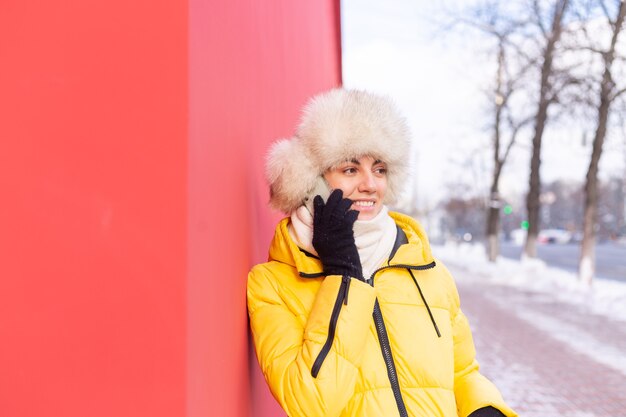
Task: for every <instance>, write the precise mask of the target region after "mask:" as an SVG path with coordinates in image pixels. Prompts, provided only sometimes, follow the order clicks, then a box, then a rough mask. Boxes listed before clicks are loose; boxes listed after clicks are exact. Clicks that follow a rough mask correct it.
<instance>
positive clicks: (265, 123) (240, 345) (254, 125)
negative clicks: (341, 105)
mask: <svg viewBox="0 0 626 417" xmlns="http://www.w3.org/2000/svg"><path fill="white" fill-rule="evenodd" d="M215 9H216V8H215V6H214V5H212V4H211V5H210V4H207V3H206V1H204V0H190V16H191V18H190V19H191V20H190V147H189V169H190V172H191V173H192V174H190V196H189V207H190V220H189V225H190V233H189V256H190V264H189V305H188V307H189V311H190V312H192V314H190V316H189V344H188V348H189V364H188V366H189V370H190V371H189V379H188V385H189V397H188V406H189V408H188V412H189V416H190V417H196V416H198V417H199V416H208V415H211V416H218V415H220V416H221V415H224V416H243V415H247V414H246V413H247V412H248V410H250V411H251V415H253V416H259V417H260V416H280V415H284V413H282V411H280V409H279V407H278V406H277V405H276V402H275V401H274V400H273V399H272V398H271V397H270V396H269V391H268V390H267V388H266V386H265V382H264V381H263V380H262V376H260V372H259V371H258V364H257V362H256V358H255V357H254V355H253V354H252V357H251V358H250V371H248V347H247V342H246V330H247V314H246V307H245V286H246V277H247V272H248V270H249V268H250V267H251V266H252V264H254V263H258V262H262V261H264V260H265V259H266V257H267V248H268V245H269V241H270V239H271V236H272V235H273V229H274V226H275V223H276V221H277V220H278V219H279V217H280V215H279V214H278V213H271V212H270V211H269V209H268V207H267V201H268V199H269V194H268V190H267V185H266V183H265V180H264V177H263V161H264V155H265V153H266V151H267V148H268V145H269V143H270V142H271V141H273V140H274V139H276V138H278V137H281V136H289V135H291V134H293V130H294V126H295V124H296V122H297V119H298V116H299V111H300V108H301V106H302V104H303V103H304V102H305V100H306V99H307V98H308V97H309V96H310V95H312V94H314V93H316V92H318V91H320V90H325V89H327V88H330V87H332V86H336V85H338V84H339V83H340V61H339V57H340V50H339V44H340V41H339V26H338V22H339V15H338V12H339V5H338V1H335V0H324V1H319V0H308V1H297V2H294V1H290V0H282V1H271V2H259V1H254V0H247V1H245V0H240V1H231V2H222V3H221V5H220V7H219V11H216V10H215ZM207 161H208V162H207ZM216 288H220V291H215V289H216ZM206 329H209V332H208V333H207V332H206ZM207 352H209V353H210V354H209V355H208V356H207ZM249 379H250V382H248V381H249ZM249 384H250V385H249ZM250 387H251V391H250ZM248 399H249V400H250V401H248Z"/></svg>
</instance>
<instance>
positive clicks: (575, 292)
mask: <svg viewBox="0 0 626 417" xmlns="http://www.w3.org/2000/svg"><path fill="white" fill-rule="evenodd" d="M433 253H435V255H436V256H437V257H439V258H440V259H441V260H442V261H443V262H445V263H447V264H450V265H456V266H459V267H462V268H464V269H467V270H468V271H470V272H472V274H467V275H468V276H470V277H471V278H465V279H470V280H471V279H488V280H489V281H492V282H495V283H498V284H503V285H510V286H515V287H519V288H522V289H526V290H532V291H535V292H539V293H545V294H550V295H551V296H553V297H554V298H555V299H557V300H559V301H563V302H566V303H571V304H577V305H584V306H585V307H586V308H588V309H589V310H590V311H591V312H593V313H594V314H598V315H602V316H605V317H607V318H609V319H612V320H618V321H623V322H626V283H624V282H619V281H612V280H606V279H595V280H594V281H593V284H592V285H591V286H590V285H588V284H587V283H585V282H583V281H582V280H580V279H579V278H578V277H577V276H576V274H574V273H572V272H568V271H565V270H562V269H559V268H554V267H549V266H547V265H546V263H545V262H543V261H541V260H539V259H532V258H526V259H524V260H522V261H519V260H513V259H506V258H503V257H499V258H498V260H497V261H496V262H494V263H491V262H489V261H488V260H487V256H486V252H485V248H484V246H483V245H480V244H468V243H467V244H466V243H462V244H454V243H451V244H446V245H444V246H433Z"/></svg>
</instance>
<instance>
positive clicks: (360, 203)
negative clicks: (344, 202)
mask: <svg viewBox="0 0 626 417" xmlns="http://www.w3.org/2000/svg"><path fill="white" fill-rule="evenodd" d="M354 206H355V207H363V208H367V207H374V202H373V201H355V202H354Z"/></svg>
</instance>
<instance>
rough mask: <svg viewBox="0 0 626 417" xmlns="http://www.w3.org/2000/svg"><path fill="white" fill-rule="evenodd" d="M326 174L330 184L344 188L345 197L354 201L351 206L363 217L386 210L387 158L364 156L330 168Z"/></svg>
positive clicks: (364, 218)
mask: <svg viewBox="0 0 626 417" xmlns="http://www.w3.org/2000/svg"><path fill="white" fill-rule="evenodd" d="M324 178H325V179H326V181H327V182H328V185H330V188H332V189H336V188H339V189H341V191H343V197H344V198H349V199H350V200H352V201H353V202H354V203H353V204H352V207H351V209H353V210H357V211H358V212H359V217H358V219H359V220H369V219H372V218H374V217H375V216H376V215H377V214H378V213H380V210H382V208H383V199H384V198H385V192H386V191H387V165H386V164H385V163H384V162H382V161H379V160H376V159H374V158H372V157H371V156H364V157H361V158H359V159H358V160H357V159H354V160H351V161H346V162H344V163H343V164H341V165H339V166H338V167H336V168H333V169H330V170H328V171H326V173H325V174H324Z"/></svg>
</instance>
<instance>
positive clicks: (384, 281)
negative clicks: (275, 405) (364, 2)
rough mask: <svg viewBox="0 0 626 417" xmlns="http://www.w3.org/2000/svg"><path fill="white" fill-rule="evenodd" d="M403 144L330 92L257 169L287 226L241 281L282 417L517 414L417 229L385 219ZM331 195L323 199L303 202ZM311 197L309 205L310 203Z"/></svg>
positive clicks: (359, 106)
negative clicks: (478, 355)
mask: <svg viewBox="0 0 626 417" xmlns="http://www.w3.org/2000/svg"><path fill="white" fill-rule="evenodd" d="M410 140H411V139H410V134H409V131H408V129H407V126H406V123H405V120H404V119H403V118H402V117H401V116H400V115H399V114H398V112H397V110H396V109H395V107H394V106H393V105H392V103H391V102H390V101H389V100H388V99H386V98H384V97H380V96H376V95H373V94H369V93H366V92H363V91H348V90H342V89H337V90H332V91H330V92H327V93H324V94H321V95H319V96H316V97H314V98H313V99H312V100H311V101H310V102H309V103H308V104H307V106H306V107H305V110H304V114H303V117H302V120H301V123H300V125H299V127H298V129H297V132H296V135H295V137H293V138H291V139H288V140H282V141H279V142H277V143H276V144H275V145H274V146H273V147H272V149H271V151H270V154H269V157H268V161H267V177H268V180H269V183H270V195H271V197H270V204H271V205H272V206H273V207H274V208H277V209H279V210H282V211H283V212H285V213H288V214H289V216H288V217H286V218H285V219H283V220H282V221H281V222H280V223H279V224H278V226H277V228H276V233H275V236H274V239H273V241H272V244H271V246H270V250H269V261H268V262H266V263H264V264H260V265H257V266H255V267H254V268H253V269H252V271H251V272H250V274H249V277H248V310H249V315H250V325H251V327H252V334H253V337H254V345H255V349H256V353H257V357H258V359H259V363H260V365H261V369H262V371H263V374H264V375H265V379H266V381H267V383H268V384H269V387H270V389H271V391H272V393H273V395H274V397H275V398H276V400H277V401H278V402H279V403H280V405H281V406H282V407H283V409H284V410H285V411H286V413H287V414H288V415H289V416H294V417H295V416H303V417H305V416H306V417H315V416H320V417H321V416H325V417H332V416H420V417H454V416H461V417H467V416H471V417H481V416H482V417H486V416H487V417H496V416H498V417H500V416H503V415H505V416H509V417H511V416H515V415H516V414H515V412H514V411H513V410H511V409H510V408H509V407H508V406H507V405H506V403H505V402H504V401H503V399H502V397H501V395H500V393H499V392H498V390H497V389H496V387H495V386H494V385H493V384H492V383H491V382H490V381H489V380H487V379H486V378H485V377H484V376H483V375H481V374H480V373H479V370H478V363H477V362H476V360H475V351H474V344H473V341H472V335H471V332H470V328H469V325H468V322H467V319H466V318H465V316H464V315H463V313H462V312H461V310H460V308H459V297H458V293H457V290H456V286H455V284H454V281H453V279H452V277H451V276H450V273H449V272H448V270H447V269H446V268H445V266H443V264H442V263H441V262H440V261H438V260H435V259H434V258H433V255H432V253H431V250H430V246H429V244H428V239H427V237H426V234H425V233H424V230H423V229H422V227H421V226H420V225H419V224H418V223H417V222H416V221H415V220H413V219H412V218H410V217H408V216H405V215H403V214H399V213H394V212H390V211H389V210H388V209H387V206H386V205H387V204H389V203H392V202H393V201H394V199H395V197H396V195H397V194H398V192H399V190H400V189H401V186H402V184H403V181H404V180H405V177H406V173H407V160H408V155H409V152H410ZM325 187H326V188H328V190H329V191H330V190H333V191H332V193H330V196H329V197H328V198H327V200H326V201H324V199H323V198H322V196H319V195H318V196H315V197H314V196H313V194H314V193H317V192H319V191H320V190H322V192H321V193H320V194H325V193H324V192H323V190H324V188H325ZM312 197H314V200H313V204H310V200H311V198H312Z"/></svg>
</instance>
